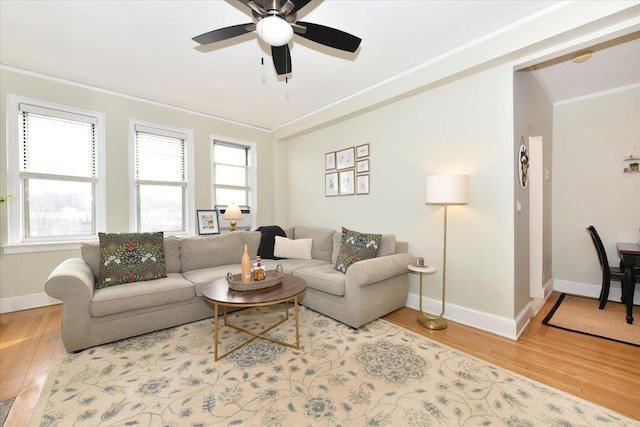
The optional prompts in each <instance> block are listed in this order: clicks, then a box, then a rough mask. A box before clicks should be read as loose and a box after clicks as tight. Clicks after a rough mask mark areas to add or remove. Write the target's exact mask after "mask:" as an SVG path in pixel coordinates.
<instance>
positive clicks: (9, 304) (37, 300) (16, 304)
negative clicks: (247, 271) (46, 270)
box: [0, 292, 62, 314]
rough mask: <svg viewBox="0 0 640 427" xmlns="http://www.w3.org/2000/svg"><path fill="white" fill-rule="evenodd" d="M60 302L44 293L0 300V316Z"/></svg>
mask: <svg viewBox="0 0 640 427" xmlns="http://www.w3.org/2000/svg"><path fill="white" fill-rule="evenodd" d="M60 303H62V301H60V300H57V299H55V298H51V297H50V296H49V295H47V294H45V293H44V292H43V293H41V294H32V295H21V296H19V297H8V298H0V314H5V313H11V312H13V311H20V310H28V309H30V308H38V307H45V306H48V305H55V304H60Z"/></svg>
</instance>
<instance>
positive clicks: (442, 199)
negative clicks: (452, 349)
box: [418, 175, 469, 329]
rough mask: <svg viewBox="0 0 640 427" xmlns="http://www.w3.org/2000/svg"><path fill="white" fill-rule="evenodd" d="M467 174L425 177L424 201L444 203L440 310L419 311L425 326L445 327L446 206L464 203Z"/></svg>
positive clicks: (467, 186) (466, 189)
mask: <svg viewBox="0 0 640 427" xmlns="http://www.w3.org/2000/svg"><path fill="white" fill-rule="evenodd" d="M468 190H469V176H468V175H431V176H428V177H427V190H426V201H425V203H426V204H428V205H444V237H443V252H442V311H441V312H440V315H439V316H436V317H434V316H430V315H428V314H425V313H423V312H421V313H420V314H419V315H418V322H420V324H421V325H422V326H424V327H425V328H429V329H445V328H446V327H447V321H446V320H445V319H444V305H445V289H446V282H447V207H448V206H449V205H466V204H467V199H468V193H469V191H468Z"/></svg>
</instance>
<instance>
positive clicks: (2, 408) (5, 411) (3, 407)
mask: <svg viewBox="0 0 640 427" xmlns="http://www.w3.org/2000/svg"><path fill="white" fill-rule="evenodd" d="M14 400H16V398H15V397H14V398H12V399H7V400H3V401H2V402H0V426H4V423H5V421H7V417H8V416H9V411H11V406H12V405H13V401H14Z"/></svg>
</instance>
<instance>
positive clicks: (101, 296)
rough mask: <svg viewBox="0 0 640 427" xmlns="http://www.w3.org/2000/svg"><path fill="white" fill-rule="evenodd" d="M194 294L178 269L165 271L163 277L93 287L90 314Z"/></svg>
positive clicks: (136, 307)
mask: <svg viewBox="0 0 640 427" xmlns="http://www.w3.org/2000/svg"><path fill="white" fill-rule="evenodd" d="M194 296H195V290H194V288H193V283H191V282H190V281H188V280H187V279H185V278H184V277H182V275H181V274H180V273H167V277H165V278H162V279H156V280H148V281H145V282H134V283H123V284H121V285H118V286H110V287H108V288H103V289H97V290H96V291H95V292H94V294H93V298H92V299H91V314H92V315H93V316H106V315H109V314H115V313H123V312H127V311H131V310H138V309H141V308H147V307H155V306H159V305H163V304H170V303H173V302H177V301H187V300H190V299H192V298H194Z"/></svg>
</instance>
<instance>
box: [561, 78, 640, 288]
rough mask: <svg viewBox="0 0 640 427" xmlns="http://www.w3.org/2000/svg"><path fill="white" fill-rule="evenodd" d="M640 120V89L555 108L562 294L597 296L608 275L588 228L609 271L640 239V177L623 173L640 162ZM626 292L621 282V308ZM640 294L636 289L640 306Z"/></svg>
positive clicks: (616, 286)
mask: <svg viewBox="0 0 640 427" xmlns="http://www.w3.org/2000/svg"><path fill="white" fill-rule="evenodd" d="M639 118H640V87H635V88H631V89H629V90H625V91H621V92H617V93H609V94H604V95H602V96H598V97H593V98H588V99H583V100H577V101H575V102H570V103H566V104H563V105H557V106H556V107H555V110H554V120H555V125H554V135H553V139H554V148H553V162H554V163H553V175H554V177H555V178H554V183H553V276H554V282H555V283H556V284H557V285H556V286H555V287H556V289H561V290H563V289H564V290H571V289H573V288H575V289H579V291H580V292H582V293H591V294H592V295H593V294H594V293H595V296H597V293H598V292H599V287H600V283H601V278H602V275H601V272H600V269H599V265H598V258H597V255H596V251H595V248H594V247H593V244H592V243H591V239H590V238H589V235H588V233H587V232H586V231H585V229H586V227H588V226H589V225H593V226H595V227H596V229H597V230H598V233H599V234H600V237H601V239H602V241H603V244H604V246H605V248H606V250H607V256H608V258H609V264H610V265H617V264H618V262H619V258H618V255H617V253H616V249H615V245H616V242H619V241H625V242H637V241H638V240H639V239H640V232H639V230H638V229H639V228H640V173H622V170H623V168H624V167H625V162H624V161H623V159H624V158H625V157H626V156H629V155H630V154H634V156H640V120H639ZM633 146H635V147H636V148H635V149H634V148H633ZM626 164H628V162H626ZM580 285H582V286H580ZM589 285H590V286H589ZM619 286H620V285H619V284H616V283H615V282H614V285H613V287H615V291H614V290H612V294H611V297H612V298H614V297H615V298H617V299H618V300H619V295H620V292H619ZM637 294H638V289H637V287H636V299H637V298H638V297H637Z"/></svg>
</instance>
